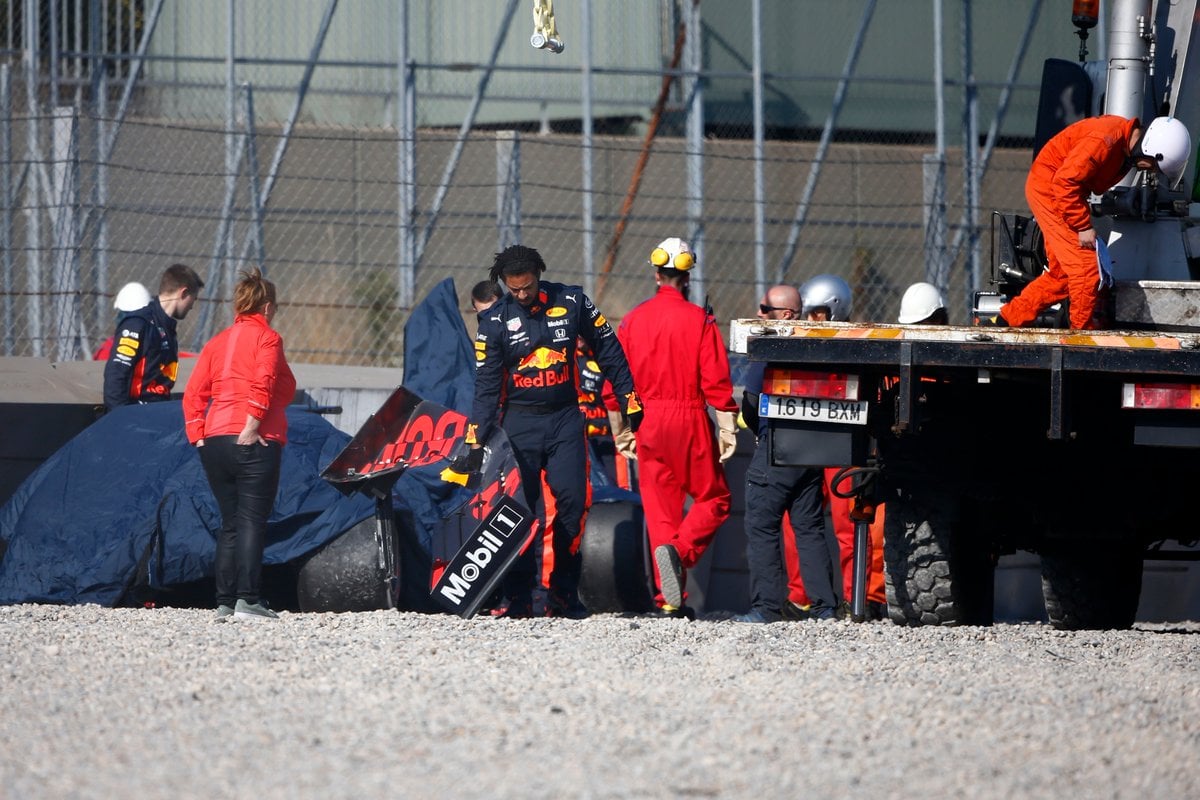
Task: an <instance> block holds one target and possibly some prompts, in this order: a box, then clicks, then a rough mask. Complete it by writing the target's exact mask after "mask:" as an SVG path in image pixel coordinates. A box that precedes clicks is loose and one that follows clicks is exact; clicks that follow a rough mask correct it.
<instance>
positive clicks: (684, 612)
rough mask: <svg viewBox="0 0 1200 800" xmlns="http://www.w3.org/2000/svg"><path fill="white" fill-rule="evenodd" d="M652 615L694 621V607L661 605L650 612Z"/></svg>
mask: <svg viewBox="0 0 1200 800" xmlns="http://www.w3.org/2000/svg"><path fill="white" fill-rule="evenodd" d="M650 615H651V616H654V617H666V618H667V619H686V620H688V621H689V622H695V621H696V609H694V608H692V607H691V606H680V607H679V608H676V607H675V606H668V605H663V606H659V607H658V608H656V609H654V610H653V611H651V612H650Z"/></svg>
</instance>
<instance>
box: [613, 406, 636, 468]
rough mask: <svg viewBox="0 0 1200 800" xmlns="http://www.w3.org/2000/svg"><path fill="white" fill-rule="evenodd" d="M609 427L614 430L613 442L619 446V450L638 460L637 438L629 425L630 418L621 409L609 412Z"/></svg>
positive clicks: (629, 457)
mask: <svg viewBox="0 0 1200 800" xmlns="http://www.w3.org/2000/svg"><path fill="white" fill-rule="evenodd" d="M608 427H609V428H610V429H611V430H612V437H613V443H614V444H616V446H617V452H618V453H620V454H621V455H623V456H625V457H626V458H628V459H630V460H632V461H636V460H637V439H636V438H635V437H634V435H633V429H631V428H630V427H629V420H627V419H625V415H624V414H622V413H621V412H620V411H610V412H608Z"/></svg>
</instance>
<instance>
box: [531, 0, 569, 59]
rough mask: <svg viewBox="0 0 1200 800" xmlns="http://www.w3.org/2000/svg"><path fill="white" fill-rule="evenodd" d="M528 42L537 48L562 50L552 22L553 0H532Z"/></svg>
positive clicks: (558, 51) (556, 30)
mask: <svg viewBox="0 0 1200 800" xmlns="http://www.w3.org/2000/svg"><path fill="white" fill-rule="evenodd" d="M529 43H530V44H531V45H533V46H534V47H536V48H537V49H538V50H549V51H550V52H551V53H561V52H562V51H563V47H564V45H563V40H562V39H560V38H559V36H558V27H557V26H556V25H555V24H554V0H533V36H530V37H529Z"/></svg>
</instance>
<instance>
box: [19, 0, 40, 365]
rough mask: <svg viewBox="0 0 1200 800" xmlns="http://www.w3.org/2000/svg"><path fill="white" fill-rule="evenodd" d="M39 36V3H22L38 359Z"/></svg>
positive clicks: (29, 262) (30, 278) (28, 254)
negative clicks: (23, 8) (23, 4)
mask: <svg viewBox="0 0 1200 800" xmlns="http://www.w3.org/2000/svg"><path fill="white" fill-rule="evenodd" d="M40 36H41V4H40V3H39V2H38V1H37V0H25V52H24V59H25V103H26V108H27V111H28V114H29V119H28V121H27V122H26V124H25V152H26V159H27V163H28V165H29V167H28V169H29V171H28V176H29V177H28V180H26V182H25V242H26V247H25V260H26V270H27V277H26V286H27V289H28V292H29V339H30V344H31V345H32V351H33V355H34V356H36V357H39V358H40V357H41V355H42V352H43V349H42V343H43V342H44V341H45V335H44V331H43V330H42V226H41V211H40V207H41V198H40V197H39V194H40V193H41V173H40V171H39V170H38V169H36V168H35V167H34V165H35V164H38V163H40V162H41V160H42V154H41V149H40V145H39V139H40V133H39V128H40V125H39V124H38V114H39V113H41V112H40V109H39V108H38V98H37V86H38V73H37V62H38V40H39V37H40Z"/></svg>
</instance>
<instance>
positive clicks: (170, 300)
mask: <svg viewBox="0 0 1200 800" xmlns="http://www.w3.org/2000/svg"><path fill="white" fill-rule="evenodd" d="M203 287H204V281H202V280H200V276H199V275H197V274H196V271H195V270H194V269H192V268H191V267H189V266H186V265H184V264H172V265H171V266H169V267H167V269H166V271H165V272H163V276H162V279H161V280H160V281H159V284H158V297H156V298H154V299H152V300H151V301H150V304H149V305H147V306H145V307H144V308H139V309H137V310H134V311H129V312H126V313H124V314H122V315H121V317H120V319H118V320H117V330H116V333H115V334H114V335H113V345H112V350H111V351H110V352H109V355H108V362H107V363H106V364H105V365H104V407H105V408H106V409H108V410H109V411H111V410H112V409H114V408H116V407H117V406H125V405H132V404H135V403H138V404H140V403H153V402H157V401H160V400H170V399H171V389H172V388H174V386H175V378H176V376H177V375H178V373H179V342H178V340H177V338H176V335H175V323H176V322H177V321H178V320H181V319H183V318H184V317H186V316H187V315H188V312H189V311H191V310H192V306H194V305H195V304H196V299H197V298H198V297H199V296H200V290H201V289H202V288H203Z"/></svg>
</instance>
